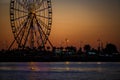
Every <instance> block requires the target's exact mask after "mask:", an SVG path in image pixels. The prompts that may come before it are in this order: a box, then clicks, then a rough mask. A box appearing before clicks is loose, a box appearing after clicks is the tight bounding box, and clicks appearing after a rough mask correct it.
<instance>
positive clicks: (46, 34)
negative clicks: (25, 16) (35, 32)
mask: <svg viewBox="0 0 120 80" xmlns="http://www.w3.org/2000/svg"><path fill="white" fill-rule="evenodd" d="M36 21H37V24H39V21H38V20H37V19H36ZM38 27H39V28H40V30H41V32H42V33H43V35H44V36H45V37H46V35H47V34H46V33H45V32H44V30H43V28H42V27H41V25H40V24H39V26H38Z"/></svg>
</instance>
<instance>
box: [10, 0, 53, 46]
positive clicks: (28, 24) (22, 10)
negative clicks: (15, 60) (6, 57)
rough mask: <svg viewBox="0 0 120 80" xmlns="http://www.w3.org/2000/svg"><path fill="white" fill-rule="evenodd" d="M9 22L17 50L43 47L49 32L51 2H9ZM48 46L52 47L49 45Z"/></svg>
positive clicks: (30, 0)
mask: <svg viewBox="0 0 120 80" xmlns="http://www.w3.org/2000/svg"><path fill="white" fill-rule="evenodd" d="M10 21H11V28H12V32H13V35H14V41H13V42H12V44H11V45H10V47H9V48H11V46H12V45H13V44H14V42H15V41H16V42H17V44H18V48H26V47H29V48H34V47H36V48H37V47H39V46H45V44H46V43H47V41H48V42H49V43H50V41H49V39H48V37H49V35H50V32H51V25H52V6H51V0H11V1H10ZM50 45H52V44H51V43H50Z"/></svg>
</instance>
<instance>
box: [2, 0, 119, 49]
mask: <svg viewBox="0 0 120 80" xmlns="http://www.w3.org/2000/svg"><path fill="white" fill-rule="evenodd" d="M9 3H10V0H0V49H2V48H7V47H8V46H9V45H10V43H11V42H12V41H13V40H14V38H13V34H12V30H11V26H10V18H9ZM52 10H53V23H52V30H51V35H50V37H49V39H50V41H51V42H52V44H53V45H54V46H58V47H59V46H66V43H65V40H66V39H68V40H69V42H68V45H69V46H70V45H73V46H76V47H77V48H79V47H80V46H83V45H85V44H90V45H91V46H92V47H94V48H96V47H97V46H98V41H97V40H98V39H100V40H101V41H102V42H103V44H104V46H105V45H106V43H113V44H115V45H116V46H117V47H118V49H119V50H120V0H52Z"/></svg>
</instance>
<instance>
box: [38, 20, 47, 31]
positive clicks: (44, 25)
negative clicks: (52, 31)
mask: <svg viewBox="0 0 120 80" xmlns="http://www.w3.org/2000/svg"><path fill="white" fill-rule="evenodd" d="M39 21H40V23H41V24H42V25H43V27H45V28H46V29H47V30H48V29H49V26H48V25H47V24H45V23H44V22H43V21H42V20H41V19H39Z"/></svg>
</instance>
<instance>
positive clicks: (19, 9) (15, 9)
mask: <svg viewBox="0 0 120 80" xmlns="http://www.w3.org/2000/svg"><path fill="white" fill-rule="evenodd" d="M14 10H15V11H18V12H23V13H28V12H26V11H23V10H20V9H16V8H14Z"/></svg>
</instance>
